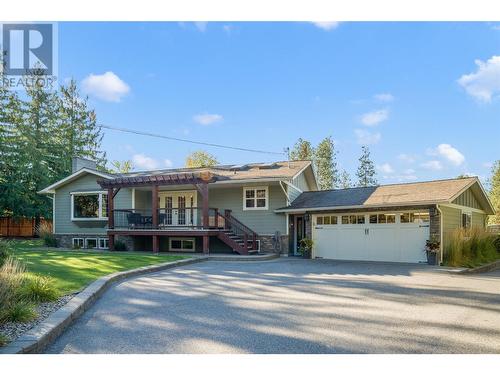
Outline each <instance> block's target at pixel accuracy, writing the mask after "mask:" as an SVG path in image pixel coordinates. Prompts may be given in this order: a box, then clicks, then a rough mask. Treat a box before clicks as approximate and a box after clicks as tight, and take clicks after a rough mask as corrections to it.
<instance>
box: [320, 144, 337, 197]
mask: <svg viewBox="0 0 500 375" xmlns="http://www.w3.org/2000/svg"><path fill="white" fill-rule="evenodd" d="M336 156H337V155H336V152H335V146H334V143H333V140H332V137H326V138H325V139H323V140H322V141H321V142H320V143H319V144H318V147H317V148H316V152H315V153H314V165H315V168H316V176H317V178H318V185H319V189H320V190H327V189H335V188H337V187H338V185H339V177H338V170H337V161H336Z"/></svg>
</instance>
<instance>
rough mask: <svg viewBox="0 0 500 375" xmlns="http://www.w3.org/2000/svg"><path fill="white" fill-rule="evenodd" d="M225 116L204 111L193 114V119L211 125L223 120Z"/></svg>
mask: <svg viewBox="0 0 500 375" xmlns="http://www.w3.org/2000/svg"><path fill="white" fill-rule="evenodd" d="M223 119H224V118H223V117H222V116H221V115H218V114H215V113H213V114H210V113H204V114H200V115H196V116H193V120H194V121H195V122H197V123H198V124H200V125H211V124H214V123H216V122H220V121H222V120H223Z"/></svg>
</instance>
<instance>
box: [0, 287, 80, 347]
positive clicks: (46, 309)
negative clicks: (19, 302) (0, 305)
mask: <svg viewBox="0 0 500 375" xmlns="http://www.w3.org/2000/svg"><path fill="white" fill-rule="evenodd" d="M75 295H76V293H73V294H68V295H66V296H63V297H61V298H59V299H58V300H57V301H55V302H43V303H41V304H39V305H38V306H37V307H36V308H35V311H36V313H37V318H36V319H35V320H32V321H30V322H26V323H22V322H9V323H4V324H0V334H1V335H4V336H5V337H7V338H8V339H9V341H14V340H15V339H17V338H18V337H21V336H22V334H23V333H25V332H27V331H29V330H30V329H31V328H33V327H34V326H36V325H37V324H39V323H41V322H42V321H43V320H45V319H46V318H47V317H48V316H49V315H50V314H51V313H52V312H54V311H56V310H59V309H60V308H61V307H63V306H64V305H66V304H67V303H68V302H69V301H70V300H71V299H72V298H73V297H74V296H75Z"/></svg>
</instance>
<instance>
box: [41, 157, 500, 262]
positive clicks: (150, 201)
mask: <svg viewBox="0 0 500 375" xmlns="http://www.w3.org/2000/svg"><path fill="white" fill-rule="evenodd" d="M317 190H318V187H317V183H316V179H315V175H314V172H313V168H312V165H311V162H310V161H283V162H276V163H254V164H246V165H223V166H216V167H211V168H180V169H165V170H156V171H147V172H134V173H125V174H109V173H104V172H101V171H98V170H96V166H95V163H94V162H92V161H88V160H85V159H80V158H75V159H74V161H73V173H72V174H71V175H70V176H68V177H66V178H64V179H62V180H60V181H58V182H56V183H54V184H53V185H51V186H49V187H47V188H45V189H43V190H42V191H41V192H40V193H43V194H49V195H51V196H52V198H53V202H54V210H53V211H54V216H53V228H54V233H55V235H56V237H57V240H58V243H59V245H60V246H64V247H82V248H83V247H85V248H111V249H112V248H113V247H114V243H115V242H116V241H121V242H123V243H125V244H126V247H127V249H129V250H147V251H153V252H158V251H176V252H177V251H186V252H204V253H208V252H212V253H213V252H237V253H239V254H249V253H255V252H257V251H259V250H260V251H280V252H281V253H282V254H285V255H296V254H298V250H299V244H300V240H301V239H303V238H306V237H307V238H312V239H313V241H314V246H313V251H312V256H313V258H329V259H344V260H369V261H393V262H411V263H418V262H424V261H425V260H426V257H425V252H424V248H425V243H426V240H429V239H432V240H436V241H439V242H440V246H441V250H442V251H441V252H440V254H441V255H440V256H441V260H442V256H443V251H446V247H447V245H448V243H449V237H450V234H451V233H452V231H453V230H454V229H456V228H460V227H471V226H479V227H481V228H484V227H485V226H486V218H487V215H490V214H493V213H494V210H493V207H492V205H491V202H490V201H489V199H488V197H487V195H486V193H485V191H484V189H483V187H482V185H481V183H480V181H479V180H478V179H477V178H459V179H450V180H439V181H429V182H416V183H405V184H394V185H385V186H375V187H357V188H351V189H337V190H326V191H317Z"/></svg>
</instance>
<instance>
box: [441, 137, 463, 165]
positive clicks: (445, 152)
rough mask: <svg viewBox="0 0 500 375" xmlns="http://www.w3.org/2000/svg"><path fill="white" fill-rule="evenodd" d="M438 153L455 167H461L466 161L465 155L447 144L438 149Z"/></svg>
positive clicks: (442, 144)
mask: <svg viewBox="0 0 500 375" xmlns="http://www.w3.org/2000/svg"><path fill="white" fill-rule="evenodd" d="M436 152H437V154H438V155H441V156H442V157H443V158H445V159H446V160H448V161H449V162H451V163H452V164H453V165H456V166H459V165H461V164H463V162H464V161H465V157H464V155H463V154H462V153H461V152H460V151H458V150H457V149H456V148H454V147H452V146H451V145H449V144H447V143H441V144H440V145H438V146H437V147H436Z"/></svg>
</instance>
